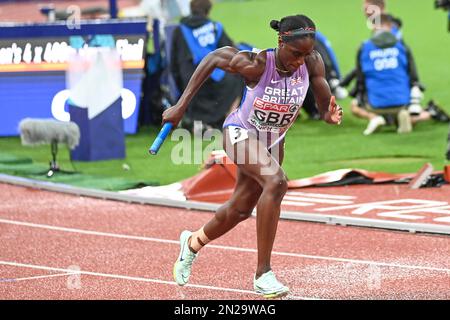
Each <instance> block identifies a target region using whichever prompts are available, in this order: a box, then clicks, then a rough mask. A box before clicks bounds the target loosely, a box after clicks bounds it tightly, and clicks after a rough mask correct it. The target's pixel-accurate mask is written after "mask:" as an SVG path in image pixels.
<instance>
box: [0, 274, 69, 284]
mask: <svg viewBox="0 0 450 320" xmlns="http://www.w3.org/2000/svg"><path fill="white" fill-rule="evenodd" d="M74 274H78V272H77V273H75V272H72V273H57V274H50V275H49V274H47V275H44V276H34V277H26V278H11V279H0V283H5V282H8V283H11V282H13V283H14V282H18V281H26V280H36V279H47V278H55V277H63V276H71V275H74ZM2 280H3V281H2Z"/></svg>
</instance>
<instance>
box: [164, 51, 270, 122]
mask: <svg viewBox="0 0 450 320" xmlns="http://www.w3.org/2000/svg"><path fill="white" fill-rule="evenodd" d="M264 58H265V56H264V57H262V55H261V54H256V53H251V52H240V51H238V50H237V49H236V48H233V47H223V48H219V49H217V50H214V51H212V52H211V53H209V54H208V55H207V56H206V57H205V58H203V60H202V61H201V62H200V64H199V65H198V66H197V68H196V69H195V71H194V73H193V74H192V77H191V79H190V80H189V83H188V85H187V86H186V89H185V90H184V92H183V94H182V95H181V97H180V99H179V100H178V102H177V103H176V104H175V105H174V106H172V107H170V108H169V109H167V110H166V111H164V113H163V121H162V122H163V123H165V122H172V123H173V125H174V127H176V126H177V125H178V123H179V122H180V120H181V118H182V117H183V114H184V112H185V111H186V109H187V107H188V105H189V102H190V101H191V100H192V98H193V97H194V95H195V94H196V93H197V91H198V90H199V89H200V87H201V86H202V84H203V83H204V82H205V81H206V79H208V77H209V76H210V75H211V73H212V72H213V71H214V69H215V68H219V69H222V70H224V71H227V72H230V73H237V74H240V75H241V76H242V77H243V78H244V79H245V81H246V83H247V84H248V83H254V82H258V81H259V78H260V77H261V75H262V74H263V73H264V66H265V61H264V63H261V62H262V59H264Z"/></svg>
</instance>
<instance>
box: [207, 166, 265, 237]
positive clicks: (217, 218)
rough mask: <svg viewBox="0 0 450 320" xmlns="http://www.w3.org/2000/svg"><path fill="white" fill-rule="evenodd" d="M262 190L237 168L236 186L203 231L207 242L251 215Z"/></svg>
mask: <svg viewBox="0 0 450 320" xmlns="http://www.w3.org/2000/svg"><path fill="white" fill-rule="evenodd" d="M261 193H262V188H261V186H260V185H259V184H258V182H256V181H255V180H254V179H253V178H251V177H250V176H248V175H246V174H245V173H243V171H242V170H241V169H240V168H239V167H238V170H237V181H236V186H235V189H234V192H233V195H232V196H231V199H230V200H228V201H227V202H226V203H225V204H224V205H222V206H221V207H220V208H219V209H218V210H217V211H216V214H215V215H214V217H213V218H212V219H211V220H210V221H209V222H208V223H207V224H206V225H205V226H204V228H203V230H204V232H205V234H206V236H207V237H208V239H209V240H214V239H217V238H218V237H220V236H222V235H223V234H225V233H226V232H228V231H229V230H231V229H232V228H234V227H235V226H236V225H237V224H238V223H239V222H241V221H244V220H245V219H247V218H249V217H250V216H251V215H252V212H253V209H254V208H255V206H256V204H257V202H258V199H259V197H260V195H261Z"/></svg>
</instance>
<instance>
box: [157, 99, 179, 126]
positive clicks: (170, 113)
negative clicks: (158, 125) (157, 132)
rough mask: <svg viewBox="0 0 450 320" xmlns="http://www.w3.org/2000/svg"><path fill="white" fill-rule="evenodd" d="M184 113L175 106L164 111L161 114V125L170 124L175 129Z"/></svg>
mask: <svg viewBox="0 0 450 320" xmlns="http://www.w3.org/2000/svg"><path fill="white" fill-rule="evenodd" d="M183 114H184V111H183V109H182V108H180V107H179V106H178V105H177V104H176V105H174V106H172V107H170V108H168V109H166V110H165V111H164V112H163V114H162V124H164V123H166V122H172V124H173V127H174V128H176V127H177V126H178V123H179V122H180V121H181V118H183Z"/></svg>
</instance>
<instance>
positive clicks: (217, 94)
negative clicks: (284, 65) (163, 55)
mask: <svg viewBox="0 0 450 320" xmlns="http://www.w3.org/2000/svg"><path fill="white" fill-rule="evenodd" d="M211 7H212V3H211V1H210V0H192V1H191V15H190V16H188V17H185V18H183V19H181V21H180V25H179V26H178V27H177V28H176V29H175V30H174V33H173V39H172V51H171V57H170V71H171V73H172V75H173V78H174V80H175V83H176V85H177V87H178V89H179V90H180V91H181V92H182V91H184V90H185V88H186V86H187V84H188V82H189V79H190V78H191V76H192V74H193V73H194V70H195V68H196V66H197V65H198V64H199V63H200V61H201V60H202V59H203V58H204V57H205V56H206V55H207V54H208V53H210V52H212V51H214V50H215V49H217V48H219V47H223V46H233V42H232V41H231V39H230V38H229V37H228V35H227V34H226V33H225V30H224V29H223V26H222V24H221V23H220V22H215V21H211V20H210V19H209V18H208V15H209V12H210V10H211ZM243 87H244V85H243V81H242V80H241V79H240V78H239V77H237V76H236V75H232V74H229V73H225V71H222V70H219V69H216V70H214V72H213V73H212V74H211V77H210V78H209V79H208V80H206V82H205V84H204V85H203V86H202V87H201V89H200V90H199V92H198V93H197V94H196V95H195V97H194V98H193V99H192V101H191V103H190V104H189V107H188V110H187V112H186V114H185V116H184V118H183V121H182V123H181V125H182V126H183V127H185V128H187V129H189V130H191V129H193V124H194V121H202V123H203V127H212V128H218V129H222V123H223V121H224V120H225V117H226V116H227V115H228V113H229V111H230V110H231V109H232V108H233V107H234V106H236V105H237V104H238V102H239V98H240V96H241V93H242V91H243ZM211 105H214V107H213V108H212V107H211Z"/></svg>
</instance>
